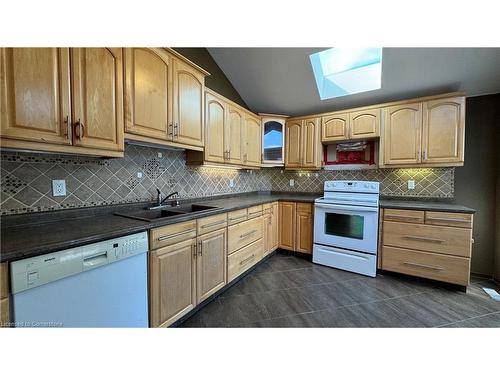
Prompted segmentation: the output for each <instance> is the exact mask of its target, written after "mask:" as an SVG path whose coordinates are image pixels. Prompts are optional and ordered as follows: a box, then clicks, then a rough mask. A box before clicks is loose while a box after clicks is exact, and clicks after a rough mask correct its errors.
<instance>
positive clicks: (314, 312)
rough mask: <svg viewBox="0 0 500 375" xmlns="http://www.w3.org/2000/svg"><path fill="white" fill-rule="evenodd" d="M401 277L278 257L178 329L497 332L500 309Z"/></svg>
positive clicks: (475, 295)
mask: <svg viewBox="0 0 500 375" xmlns="http://www.w3.org/2000/svg"><path fill="white" fill-rule="evenodd" d="M482 286H489V287H492V288H496V290H497V291H500V287H499V286H498V285H496V284H493V282H492V281H489V280H486V279H480V278H474V279H473V282H472V284H471V285H470V286H469V287H468V289H467V293H464V292H461V291H458V290H455V289H453V288H451V289H450V288H447V287H446V286H445V285H442V284H439V283H434V282H430V281H425V280H422V279H417V278H412V277H405V276H402V275H393V274H380V275H377V277H376V278H371V277H366V276H361V275H357V274H354V273H350V272H346V271H341V270H337V269H334V268H329V267H324V266H320V265H317V264H313V263H311V262H310V261H307V260H305V259H302V258H299V257H296V256H293V255H289V254H283V253H275V254H274V255H272V256H271V257H269V258H268V259H267V260H266V261H265V262H263V263H262V264H260V265H259V266H257V267H256V269H255V270H254V271H253V272H251V273H250V274H248V275H246V276H245V277H244V278H243V279H241V280H240V281H239V282H238V283H236V284H235V285H234V286H233V287H231V288H230V289H228V290H227V291H226V292H224V293H223V294H221V295H220V296H219V297H217V298H216V299H214V300H213V301H212V302H210V303H209V304H208V305H206V306H205V307H204V308H203V309H201V310H200V311H199V312H197V313H196V314H195V315H193V316H192V317H190V318H189V319H188V320H186V321H185V322H184V323H183V324H182V325H181V326H182V327H500V302H495V301H493V300H492V299H491V298H490V297H488V296H487V295H486V294H485V293H484V292H483V290H482V289H481V287H482Z"/></svg>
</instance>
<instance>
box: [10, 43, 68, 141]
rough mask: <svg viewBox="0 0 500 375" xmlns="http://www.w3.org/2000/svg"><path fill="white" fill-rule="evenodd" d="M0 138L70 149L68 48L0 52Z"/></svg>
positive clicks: (20, 49) (12, 49)
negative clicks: (55, 145) (61, 146)
mask: <svg viewBox="0 0 500 375" xmlns="http://www.w3.org/2000/svg"><path fill="white" fill-rule="evenodd" d="M0 96H1V98H0V132H1V133H0V135H1V137H2V138H9V139H17V140H25V141H34V142H40V143H49V144H60V145H71V126H70V125H71V108H70V106H71V103H70V77H69V48H2V49H0Z"/></svg>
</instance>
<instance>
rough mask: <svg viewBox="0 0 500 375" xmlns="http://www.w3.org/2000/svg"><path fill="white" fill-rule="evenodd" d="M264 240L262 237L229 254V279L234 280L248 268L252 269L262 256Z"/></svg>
mask: <svg viewBox="0 0 500 375" xmlns="http://www.w3.org/2000/svg"><path fill="white" fill-rule="evenodd" d="M263 246H264V242H263V240H262V238H260V239H258V240H257V241H254V242H252V243H251V244H249V245H247V246H245V247H243V248H242V249H240V250H238V251H236V252H235V253H233V254H231V255H229V256H228V259H227V279H228V282H231V281H233V280H234V279H235V278H237V277H238V276H239V275H241V274H242V273H243V272H245V271H246V270H248V269H250V268H251V267H252V266H253V265H254V264H256V263H257V262H258V261H259V260H260V259H261V258H262V249H263Z"/></svg>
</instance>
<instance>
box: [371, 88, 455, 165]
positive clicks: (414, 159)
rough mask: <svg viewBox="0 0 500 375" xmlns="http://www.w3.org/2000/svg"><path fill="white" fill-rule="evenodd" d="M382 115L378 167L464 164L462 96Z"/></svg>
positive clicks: (399, 107)
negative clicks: (382, 128) (382, 129)
mask: <svg viewBox="0 0 500 375" xmlns="http://www.w3.org/2000/svg"><path fill="white" fill-rule="evenodd" d="M383 112H384V132H383V134H384V137H383V139H381V144H380V146H381V147H380V166H381V167H405V166H406V167H408V166H421V167H433V166H436V167H439V166H461V165H463V164H464V147H465V97H464V96H457V97H446V98H438V99H433V100H427V101H422V102H416V103H408V104H401V105H397V106H390V107H386V108H384V109H383Z"/></svg>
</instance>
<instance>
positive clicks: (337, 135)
mask: <svg viewBox="0 0 500 375" xmlns="http://www.w3.org/2000/svg"><path fill="white" fill-rule="evenodd" d="M321 122H322V127H321V129H322V131H321V140H322V141H323V142H332V141H342V140H344V139H348V138H349V134H348V130H349V114H348V113H339V114H335V115H330V116H325V117H322V118H321Z"/></svg>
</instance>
